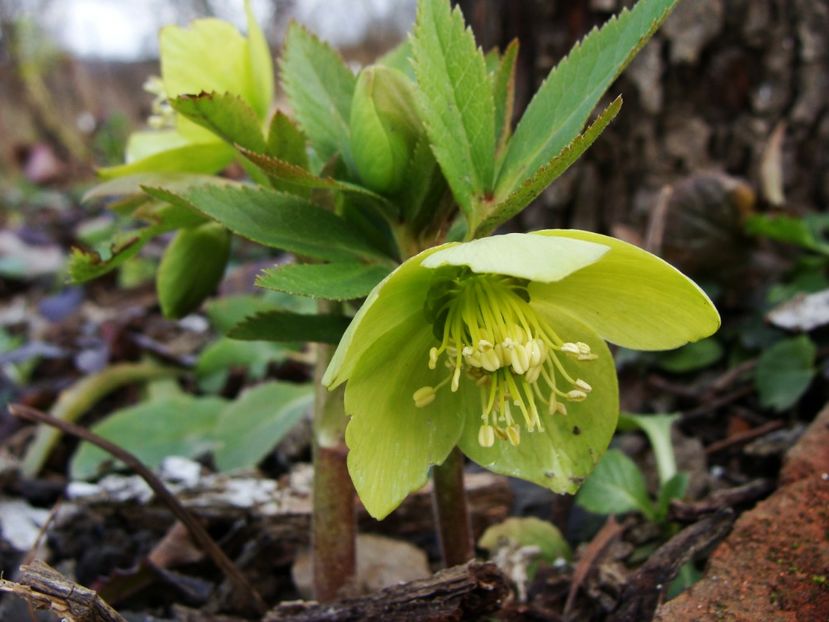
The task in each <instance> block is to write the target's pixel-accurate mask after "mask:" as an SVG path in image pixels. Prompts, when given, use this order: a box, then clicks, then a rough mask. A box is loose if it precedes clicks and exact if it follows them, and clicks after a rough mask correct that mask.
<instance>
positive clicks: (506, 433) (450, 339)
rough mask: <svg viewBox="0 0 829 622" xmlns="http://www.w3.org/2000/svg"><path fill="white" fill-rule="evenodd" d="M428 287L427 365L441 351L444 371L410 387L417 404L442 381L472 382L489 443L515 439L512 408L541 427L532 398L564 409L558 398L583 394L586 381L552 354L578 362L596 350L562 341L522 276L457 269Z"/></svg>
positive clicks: (432, 395)
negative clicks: (431, 333) (430, 329)
mask: <svg viewBox="0 0 829 622" xmlns="http://www.w3.org/2000/svg"><path fill="white" fill-rule="evenodd" d="M433 293H434V295H435V296H440V299H439V300H432V299H431V298H430V297H427V301H426V303H425V307H424V308H425V309H426V310H427V317H430V321H433V322H435V323H436V325H435V332H436V334H439V335H441V336H442V339H441V341H440V344H439V345H438V346H436V347H433V348H431V350H430V351H429V359H428V363H429V368H430V369H435V368H436V367H437V365H438V363H439V360H440V358H441V357H442V356H443V355H444V354H445V355H446V356H445V364H446V367H448V368H449V370H450V373H449V375H448V376H447V377H446V378H444V380H442V381H441V382H440V383H438V384H437V385H436V386H434V387H432V386H425V387H421V388H419V389H418V390H417V391H415V392H414V394H413V396H412V398H413V399H414V402H415V405H416V406H417V407H419V408H425V407H428V406H429V404H431V403H432V402H433V401H434V400H435V399H436V396H437V392H438V391H439V390H440V389H441V388H442V387H444V386H445V385H446V384H450V388H451V390H452V391H453V392H454V391H457V390H458V389H459V387H460V383H461V382H463V381H470V382H475V383H476V384H477V385H478V387H479V391H480V396H481V413H482V414H481V428H480V430H479V433H478V442H479V443H480V444H481V445H482V446H483V447H491V446H492V445H493V444H494V443H495V439H496V438H498V439H502V440H508V441H509V442H510V443H511V444H512V445H518V444H519V443H520V440H521V432H520V427H519V425H518V424H517V423H516V422H515V419H514V418H513V411H512V407H513V406H515V407H517V408H518V411H519V412H520V413H521V417H520V418H521V419H523V422H524V427H526V429H527V431H528V432H534V431H541V430H543V427H542V423H541V417H540V415H539V409H538V402H536V398H537V399H538V401H539V402H541V403H543V404H544V405H546V406H547V413H548V414H549V415H553V414H555V413H560V414H562V415H566V414H567V409H566V407H565V406H564V404H562V403H561V401H559V398H561V399H562V400H565V401H576V402H578V401H582V400H584V399H586V398H587V394H588V393H590V391H591V387H590V385H589V384H587V383H586V382H585V381H584V380H581V379H579V378H576V379H573V378H572V377H571V376H570V374H568V373H567V371H566V370H565V368H564V366H563V365H562V363H561V361H560V360H559V358H558V356H557V352H560V353H563V354H565V355H567V356H569V357H571V358H573V359H575V360H579V361H590V360H593V359H595V358H596V355H594V354H593V353H592V352H591V351H590V347H589V346H588V345H587V344H585V343H582V342H577V343H572V342H566V343H565V342H564V341H562V339H561V338H560V337H559V336H558V335H557V334H556V333H555V331H554V330H553V329H552V328H551V327H550V326H547V325H546V324H545V323H544V322H542V321H541V320H540V318H539V317H538V315H537V314H536V312H535V310H534V309H533V308H532V306H531V305H530V304H529V299H530V297H529V293H528V291H527V283H526V282H525V281H522V280H519V279H515V278H512V277H507V276H503V275H495V274H471V273H469V272H459V273H458V274H457V275H456V276H455V277H454V278H452V279H449V281H448V283H447V282H446V281H442V282H440V283H437V284H436V286H435V287H433V288H432V289H431V290H430V295H432V294H433ZM434 309H437V310H436V311H432V312H431V315H429V312H430V311H429V310H434ZM440 322H442V325H439V323H440ZM557 376H558V378H557ZM558 379H560V380H561V381H562V382H564V383H566V386H565V388H566V390H563V389H562V388H559V386H558V382H557V380H558Z"/></svg>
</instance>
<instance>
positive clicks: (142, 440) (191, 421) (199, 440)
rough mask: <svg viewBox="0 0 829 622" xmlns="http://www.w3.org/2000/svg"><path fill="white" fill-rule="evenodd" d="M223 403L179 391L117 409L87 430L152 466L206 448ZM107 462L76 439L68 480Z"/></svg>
mask: <svg viewBox="0 0 829 622" xmlns="http://www.w3.org/2000/svg"><path fill="white" fill-rule="evenodd" d="M226 404H227V402H226V401H225V400H222V399H219V398H215V397H206V398H198V399H196V398H192V397H190V396H188V395H184V394H180V395H177V396H175V397H167V398H161V399H157V400H153V401H149V402H144V403H143V404H139V405H137V406H132V407H130V408H124V409H121V410H118V411H116V412H115V413H113V414H111V415H109V416H108V417H107V418H106V419H104V420H103V421H101V422H100V423H98V424H96V425H95V426H93V427H92V431H93V432H95V433H96V434H99V435H101V436H103V437H104V438H105V439H107V440H110V441H112V442H114V443H115V444H117V445H118V446H120V447H123V448H124V449H126V450H127V451H129V452H130V453H133V454H135V455H136V456H137V457H138V458H139V459H140V460H141V461H142V462H143V463H144V464H145V465H147V466H148V467H150V468H157V467H158V466H160V465H161V462H162V461H163V460H164V458H166V457H167V456H182V457H185V458H195V457H197V456H199V455H201V454H203V453H205V452H207V451H208V450H210V449H211V448H212V447H213V445H214V441H213V429H214V427H215V425H216V422H217V421H218V418H219V414H220V413H221V411H222V410H223V409H224V408H225V405H226ZM111 463H112V457H111V456H110V455H109V454H108V453H106V452H105V451H103V450H102V449H98V448H97V447H94V446H92V445H90V444H88V443H82V444H81V445H80V447H79V448H78V451H77V452H75V455H74V456H73V457H72V461H71V463H70V466H69V472H70V474H71V476H72V478H73V479H89V478H92V477H95V476H96V475H99V474H100V472H101V470H103V469H104V467H106V465H108V464H111Z"/></svg>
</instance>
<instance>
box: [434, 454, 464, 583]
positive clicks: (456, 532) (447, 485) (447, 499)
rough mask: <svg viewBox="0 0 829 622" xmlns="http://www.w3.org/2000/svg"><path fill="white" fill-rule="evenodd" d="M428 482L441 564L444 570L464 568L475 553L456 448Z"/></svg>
mask: <svg viewBox="0 0 829 622" xmlns="http://www.w3.org/2000/svg"><path fill="white" fill-rule="evenodd" d="M432 479H433V485H434V488H433V493H432V505H433V507H434V512H435V522H436V523H437V531H438V538H439V539H440V551H441V554H442V555H443V563H444V564H445V565H446V567H447V568H448V567H450V566H457V565H458V564H464V563H466V562H467V561H469V560H470V559H472V558H473V557H474V556H475V549H474V544H473V541H472V528H471V526H470V522H469V511H468V510H467V507H466V490H465V489H464V483H463V454H462V453H461V452H460V450H459V449H458V448H457V447H456V448H455V449H453V450H452V452H451V453H450V454H449V457H447V458H446V461H445V462H444V463H443V464H441V465H439V466H436V467H434V469H433V470H432Z"/></svg>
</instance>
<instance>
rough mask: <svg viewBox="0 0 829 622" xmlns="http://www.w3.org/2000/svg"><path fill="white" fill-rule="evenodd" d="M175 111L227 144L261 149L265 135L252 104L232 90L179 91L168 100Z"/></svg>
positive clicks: (264, 147) (258, 150) (252, 149)
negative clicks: (221, 91) (188, 92)
mask: <svg viewBox="0 0 829 622" xmlns="http://www.w3.org/2000/svg"><path fill="white" fill-rule="evenodd" d="M170 105H171V106H172V107H173V108H174V109H175V110H176V112H178V113H180V114H182V115H184V116H185V117H187V118H188V119H190V120H191V121H193V122H194V123H197V124H198V125H200V126H202V127H204V128H206V129H208V130H210V131H211V132H213V133H214V134H215V135H216V136H218V137H219V138H222V139H223V140H225V141H227V142H229V143H230V144H239V145H241V146H242V147H244V148H245V149H249V150H251V151H255V152H257V153H262V152H264V151H265V149H266V146H265V139H264V137H263V136H262V129H261V128H260V126H259V119H258V118H257V116H256V113H255V112H254V110H253V108H251V107H250V106H248V105H247V104H246V103H245V102H244V100H243V99H242V98H241V97H239V96H238V95H234V94H233V93H215V92H214V93H200V94H198V95H181V96H179V97H176V98H174V99H171V100H170Z"/></svg>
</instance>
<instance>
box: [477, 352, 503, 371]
mask: <svg viewBox="0 0 829 622" xmlns="http://www.w3.org/2000/svg"><path fill="white" fill-rule="evenodd" d="M481 367H483V368H484V369H485V370H487V371H488V372H490V373H492V372H494V371H497V370H498V369H500V367H501V359H500V357H499V356H498V352H497V351H496V350H495V349H494V348H493V349H490V350H487V351H486V352H481Z"/></svg>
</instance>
